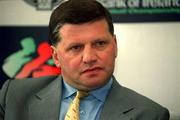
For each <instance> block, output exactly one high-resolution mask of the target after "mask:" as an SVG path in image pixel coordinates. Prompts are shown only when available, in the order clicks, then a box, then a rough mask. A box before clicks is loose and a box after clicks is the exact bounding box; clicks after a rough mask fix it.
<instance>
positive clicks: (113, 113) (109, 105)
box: [100, 78, 133, 120]
mask: <svg viewBox="0 0 180 120" xmlns="http://www.w3.org/2000/svg"><path fill="white" fill-rule="evenodd" d="M121 88H122V87H121V86H120V85H119V84H118V83H117V81H116V80H115V78H114V81H113V85H112V88H111V90H110V92H109V94H108V96H107V99H106V102H105V103H104V107H103V110H102V113H101V116H100V120H117V119H121V120H130V119H131V118H129V117H128V116H127V115H126V113H128V112H129V111H131V110H133V105H131V103H130V102H129V100H128V98H126V97H125V96H126V95H125V94H124V92H123V91H121Z"/></svg>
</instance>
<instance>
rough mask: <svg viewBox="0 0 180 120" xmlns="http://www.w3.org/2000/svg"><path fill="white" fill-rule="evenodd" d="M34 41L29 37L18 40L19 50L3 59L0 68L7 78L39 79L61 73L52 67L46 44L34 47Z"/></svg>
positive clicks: (49, 50)
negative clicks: (0, 67)
mask: <svg viewBox="0 0 180 120" xmlns="http://www.w3.org/2000/svg"><path fill="white" fill-rule="evenodd" d="M34 41H35V40H34V39H33V38H31V37H26V38H24V39H22V40H20V45H21V49H19V50H18V51H15V52H14V53H11V54H10V55H9V56H8V57H7V58H6V59H5V61H4V64H3V65H2V68H3V71H4V73H5V74H6V75H7V76H8V77H10V78H26V77H40V76H47V75H58V74H60V73H61V71H60V69H59V68H57V67H55V66H54V62H53V60H52V58H51V49H50V45H49V44H48V42H46V41H44V42H41V43H40V44H38V45H37V46H36V44H35V42H34ZM33 54H36V55H35V56H33Z"/></svg>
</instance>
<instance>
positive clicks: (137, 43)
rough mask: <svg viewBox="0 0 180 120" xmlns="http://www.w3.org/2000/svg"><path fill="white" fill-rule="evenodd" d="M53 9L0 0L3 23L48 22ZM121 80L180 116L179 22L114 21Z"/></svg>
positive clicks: (0, 19) (39, 23) (117, 63)
mask: <svg viewBox="0 0 180 120" xmlns="http://www.w3.org/2000/svg"><path fill="white" fill-rule="evenodd" d="M50 13H51V12H50V11H37V10H36V9H35V8H34V7H32V6H29V5H27V4H26V3H24V2H23V1H22V0H0V26H6V25H8V26H11V25H16V26H23V25H25V26H28V25H29V26H31V25H33V26H47V25H48V22H49V16H50ZM115 33H116V35H117V42H118V47H119V49H118V57H117V59H116V68H115V73H114V75H115V76H116V78H117V79H118V81H119V83H120V84H122V85H123V86H126V87H128V88H131V89H133V90H135V91H137V92H139V93H141V94H143V95H145V96H147V97H149V98H151V99H153V100H155V101H156V102H158V103H159V104H161V105H163V106H165V107H167V108H168V109H169V110H170V113H171V117H172V118H176V119H180V102H179V101H180V22H176V23H175V22H171V23H128V24H125V23H123V24H115Z"/></svg>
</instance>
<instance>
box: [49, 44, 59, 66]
mask: <svg viewBox="0 0 180 120" xmlns="http://www.w3.org/2000/svg"><path fill="white" fill-rule="evenodd" d="M51 51H52V58H53V60H54V63H55V65H56V67H58V68H59V67H60V63H59V57H58V53H57V49H56V47H55V46H51Z"/></svg>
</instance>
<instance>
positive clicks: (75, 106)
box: [64, 91, 88, 120]
mask: <svg viewBox="0 0 180 120" xmlns="http://www.w3.org/2000/svg"><path fill="white" fill-rule="evenodd" d="M87 95H88V93H87V92H84V91H77V94H76V97H75V98H74V100H73V101H72V103H71V104H70V106H69V109H68V111H67V113H66V116H65V119H64V120H80V118H79V105H80V100H81V99H82V98H84V97H85V96H87Z"/></svg>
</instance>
